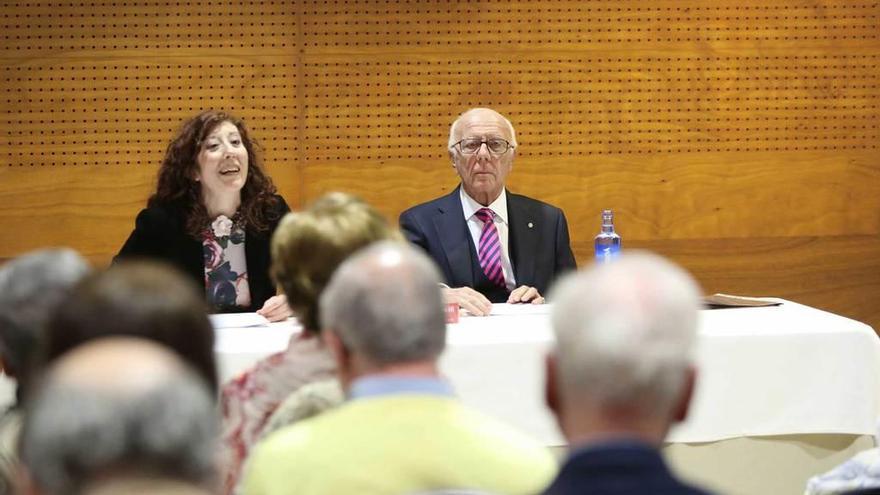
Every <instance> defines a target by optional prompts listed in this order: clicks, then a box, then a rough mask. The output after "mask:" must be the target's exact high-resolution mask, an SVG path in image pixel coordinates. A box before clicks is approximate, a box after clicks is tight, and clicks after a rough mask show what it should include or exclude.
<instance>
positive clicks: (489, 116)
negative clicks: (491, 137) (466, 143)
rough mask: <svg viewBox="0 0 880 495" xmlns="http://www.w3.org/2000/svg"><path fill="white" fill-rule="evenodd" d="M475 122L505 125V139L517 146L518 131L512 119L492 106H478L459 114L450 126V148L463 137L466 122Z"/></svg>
mask: <svg viewBox="0 0 880 495" xmlns="http://www.w3.org/2000/svg"><path fill="white" fill-rule="evenodd" d="M473 122H478V123H495V124H497V125H498V126H500V127H503V128H504V129H505V130H506V131H507V134H506V136H503V137H505V139H507V141H509V142H510V144H511V145H513V146H514V147H516V146H517V144H516V131H514V129H513V124H511V123H510V120H509V119H508V118H507V117H505V116H504V115H501V114H500V113H498V112H496V111H495V110H493V109H491V108H481V107H477V108H471V109H470V110H466V111H465V112H464V113H462V114H461V115H459V116H458V118H457V119H455V121H454V122H453V123H452V125H451V126H450V127H449V148H452V145H454V144H455V143H457V142H458V141H459V140H460V139H461V138H462V134H461V132H462V129H463V127H464V124H470V123H473Z"/></svg>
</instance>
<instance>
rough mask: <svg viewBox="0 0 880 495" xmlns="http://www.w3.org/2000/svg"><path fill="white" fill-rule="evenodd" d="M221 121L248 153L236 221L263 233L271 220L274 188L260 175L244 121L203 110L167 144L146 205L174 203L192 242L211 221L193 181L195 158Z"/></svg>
mask: <svg viewBox="0 0 880 495" xmlns="http://www.w3.org/2000/svg"><path fill="white" fill-rule="evenodd" d="M223 122H230V123H232V124H233V125H235V127H237V128H238V132H239V134H241V140H242V143H243V144H244V147H245V149H246V150H247V154H248V172H247V179H246V180H245V183H244V187H242V188H241V206H240V207H239V209H238V215H237V216H238V221H239V222H241V223H242V225H243V226H246V227H247V228H249V229H252V230H254V231H257V232H263V231H266V230H268V229H269V224H270V222H271V221H272V220H275V219H274V218H268V217H269V215H271V212H273V211H275V206H277V203H278V198H277V197H276V196H275V193H276V189H275V185H274V184H273V183H272V179H270V178H269V176H268V175H266V174H264V173H263V169H262V164H261V163H260V158H259V156H258V155H257V149H258V146H257V143H256V142H254V141H253V140H252V139H251V137H250V135H249V134H248V130H247V127H246V126H245V125H244V122H243V121H242V120H241V119H239V118H238V117H235V116H233V115H231V114H228V113H226V112H222V111H219V110H206V111H204V112H202V113H200V114H198V115H196V116H195V117H193V118H192V119H190V120H189V121H187V122H186V123H184V124H183V127H181V129H180V132H178V133H177V136H175V138H174V139H173V140H172V141H171V144H169V145H168V149H167V150H166V151H165V158H164V159H163V160H162V166H161V167H160V168H159V180H158V184H157V186H156V192H155V193H154V194H153V195H152V196H150V200H149V201H148V203H147V204H148V205H149V206H157V205H167V204H175V205H179V206H181V207H183V209H184V211H185V213H186V232H187V233H188V234H189V235H191V236H192V237H194V238H196V239H200V238H201V234H202V231H203V230H204V229H205V228H206V227H207V226H208V225H209V224H210V223H211V220H213V219H212V218H208V210H207V209H206V208H205V204H204V202H203V200H202V187H201V184H200V183H199V182H198V181H197V180H196V176H197V172H198V169H199V165H198V156H199V152H200V151H201V149H202V143H203V142H204V141H205V138H207V137H208V135H209V134H210V133H211V131H213V130H214V129H215V128H216V127H217V126H218V125H220V124H222V123H223Z"/></svg>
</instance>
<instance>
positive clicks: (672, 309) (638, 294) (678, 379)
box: [553, 252, 700, 420]
mask: <svg viewBox="0 0 880 495" xmlns="http://www.w3.org/2000/svg"><path fill="white" fill-rule="evenodd" d="M699 294H700V292H699V290H698V287H697V284H696V283H695V282H694V280H693V279H692V278H691V277H690V275H688V274H687V272H685V271H684V270H682V269H681V268H679V267H678V266H676V265H674V264H673V263H671V262H669V261H667V260H665V259H663V258H661V257H659V256H656V255H652V254H648V253H639V252H631V253H629V254H627V255H626V256H625V257H623V258H621V259H620V260H618V261H615V262H614V263H611V264H607V265H595V266H593V267H592V268H590V269H588V270H584V271H581V272H579V273H577V274H576V275H573V276H570V277H569V278H567V279H565V280H564V281H563V282H562V283H560V284H559V285H558V286H557V290H556V291H554V294H553V297H554V299H553V300H554V307H553V329H554V331H555V333H556V347H555V350H554V353H555V356H556V361H557V364H558V377H557V378H558V380H557V382H558V385H559V391H560V393H561V394H562V395H563V401H562V402H563V403H568V404H570V405H571V407H572V409H577V410H580V411H584V410H586V409H587V408H588V407H589V408H593V409H596V410H601V411H614V412H615V414H616V415H617V416H619V415H620V414H619V413H620V411H622V410H626V411H628V412H631V413H632V415H633V416H638V417H650V418H660V420H667V419H668V416H669V415H670V414H671V411H672V410H673V408H675V407H677V402H676V401H677V400H678V399H679V398H680V395H681V393H682V390H683V387H684V386H685V385H686V381H687V380H688V379H689V378H688V377H689V376H690V375H689V369H690V366H691V363H692V356H691V353H692V348H693V345H694V340H695V337H696V331H697V323H698V309H699V308H700V297H699ZM612 416H613V415H612Z"/></svg>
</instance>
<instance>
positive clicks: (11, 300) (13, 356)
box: [0, 249, 91, 399]
mask: <svg viewBox="0 0 880 495" xmlns="http://www.w3.org/2000/svg"><path fill="white" fill-rule="evenodd" d="M90 270H91V269H90V267H89V264H88V263H87V262H86V261H85V260H84V259H83V258H82V257H81V256H80V255H79V254H77V253H76V252H75V251H73V250H71V249H45V250H39V251H33V252H31V253H28V254H25V255H23V256H20V257H18V258H15V259H14V260H12V261H10V262H8V263H6V264H5V265H3V266H2V267H0V359H2V361H3V371H4V373H5V374H6V375H9V376H12V377H14V378H16V380H17V381H18V390H19V394H21V393H23V392H24V391H25V390H27V387H28V384H29V382H30V378H31V371H32V367H33V366H34V359H35V358H36V356H37V353H38V352H39V351H40V349H41V346H42V345H43V339H44V337H45V331H46V324H47V322H48V321H49V316H50V315H51V313H52V312H53V311H54V310H55V307H56V306H57V305H58V303H59V302H60V301H61V300H63V299H64V298H65V297H66V296H67V294H68V292H69V291H70V289H71V287H73V286H74V285H75V284H76V283H77V282H79V280H80V279H82V277H84V276H86V274H88V273H89V271H90ZM19 399H21V397H19Z"/></svg>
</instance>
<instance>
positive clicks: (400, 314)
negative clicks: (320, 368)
mask: <svg viewBox="0 0 880 495" xmlns="http://www.w3.org/2000/svg"><path fill="white" fill-rule="evenodd" d="M439 282H440V274H439V273H438V271H437V269H436V268H435V267H434V265H433V263H432V262H431V261H430V260H429V259H428V258H427V256H426V255H425V254H423V253H421V252H420V251H417V250H416V249H414V248H411V247H409V246H408V245H406V244H404V243H400V242H391V241H385V242H381V243H376V244H373V245H372V246H370V247H368V248H366V249H363V250H361V251H359V252H358V253H356V254H355V255H354V256H352V257H351V258H349V259H348V260H347V261H346V262H345V263H343V264H342V265H341V266H340V267H339V268H338V269H337V270H336V273H335V274H334V275H333V277H332V278H331V280H330V284H329V285H328V286H327V289H326V290H325V292H324V294H323V296H322V297H321V321H322V323H323V326H324V328H325V329H329V330H332V331H334V332H335V333H336V334H337V335H338V336H339V338H340V339H341V340H342V342H343V344H344V345H345V346H346V347H347V348H348V349H349V350H350V351H351V352H352V353H356V354H358V355H360V356H362V357H363V358H364V359H366V360H368V361H370V362H372V363H373V364H376V365H391V364H396V363H406V362H414V361H423V360H424V361H433V360H434V359H435V358H436V357H437V356H438V355H439V354H440V353H441V352H442V351H443V347H444V345H445V342H446V323H445V316H444V312H443V302H442V297H441V293H440V286H439Z"/></svg>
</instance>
